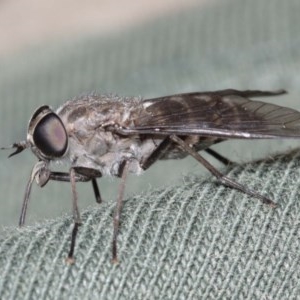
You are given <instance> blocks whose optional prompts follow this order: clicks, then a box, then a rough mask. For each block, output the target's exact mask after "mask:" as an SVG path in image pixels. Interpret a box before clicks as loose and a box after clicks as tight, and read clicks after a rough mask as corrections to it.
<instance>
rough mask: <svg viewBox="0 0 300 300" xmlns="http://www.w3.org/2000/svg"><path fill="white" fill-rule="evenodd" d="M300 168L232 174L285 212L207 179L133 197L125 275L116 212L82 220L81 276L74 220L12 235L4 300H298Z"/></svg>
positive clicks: (298, 160)
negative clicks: (114, 254) (70, 255)
mask: <svg viewBox="0 0 300 300" xmlns="http://www.w3.org/2000/svg"><path fill="white" fill-rule="evenodd" d="M299 168H300V152H292V153H290V154H287V155H283V156H281V157H276V158H274V159H271V160H269V161H260V162H257V163H253V164H246V165H242V166H237V167H235V168H233V169H232V170H231V171H230V172H229V174H228V175H229V176H230V177H231V178H236V179H238V180H239V181H240V182H242V183H244V184H248V185H251V186H252V187H254V188H255V189H257V190H259V191H260V192H261V193H263V194H265V195H272V196H273V199H274V200H275V201H276V202H277V203H278V208H276V209H272V208H270V207H268V206H263V205H262V204H261V203H260V202H259V201H258V200H256V199H252V198H250V197H247V196H245V195H243V194H241V193H239V192H236V191H233V190H231V189H228V188H224V187H222V186H220V185H218V184H217V183H214V182H212V180H211V179H207V180H201V179H199V178H186V179H185V180H184V181H182V182H180V184H178V185H177V186H176V187H174V186H172V187H168V188H165V189H162V190H154V191H151V192H147V193H145V194H142V195H138V196H135V197H130V198H129V199H127V201H125V204H124V210H123V214H122V229H121V233H120V236H119V254H120V264H119V265H118V266H115V265H113V264H112V263H111V238H112V213H113V209H114V204H111V203H104V204H103V205H101V206H100V207H99V208H94V209H89V210H87V211H85V212H84V213H83V214H82V217H83V226H82V227H81V228H80V232H79V237H78V243H77V247H76V258H77V260H76V263H75V265H73V266H68V265H65V264H64V259H65V257H66V255H67V252H68V248H69V243H70V233H71V227H72V219H71V218H70V217H65V218H62V219H58V220H55V221H49V222H44V223H43V224H40V225H37V226H32V227H29V228H26V229H23V230H20V231H17V230H15V231H11V232H10V233H9V234H8V236H7V238H5V239H2V240H1V243H0V266H1V270H2V272H1V275H0V283H1V284H0V295H1V299H126V298H128V299H129V298H130V299H296V298H297V299H299V295H300V285H299V278H300V268H299V263H300V254H299V238H300V236H299V229H300V218H299V215H300V202H299V185H300V176H299Z"/></svg>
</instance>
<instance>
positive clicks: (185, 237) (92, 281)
mask: <svg viewBox="0 0 300 300" xmlns="http://www.w3.org/2000/svg"><path fill="white" fill-rule="evenodd" d="M299 13H300V2H299V1H298V0H289V1H282V0H252V1H246V0H243V1H240V0H225V1H218V2H217V1H216V2H214V3H209V4H207V5H206V6H204V7H203V6H202V7H200V6H199V8H198V7H194V8H193V9H189V10H185V11H182V12H180V13H177V14H176V15H169V16H164V17H162V18H160V19H157V20H154V21H152V22H148V23H146V24H142V25H140V26H138V27H137V28H131V29H126V30H123V32H122V33H118V34H117V33H115V34H113V35H110V36H98V35H91V36H84V37H78V38H77V39H74V38H73V39H72V40H69V41H52V42H51V41H49V43H47V44H46V45H43V46H40V47H36V48H33V49H29V50H26V53H19V54H16V55H14V56H11V57H6V58H3V59H2V60H0V70H1V71H0V101H1V109H0V131H1V134H0V137H1V143H0V144H1V146H5V145H8V144H11V143H12V142H16V141H19V140H23V139H25V137H26V126H27V123H28V119H29V118H30V115H31V114H32V113H33V111H34V110H35V109H36V108H37V107H38V106H40V105H42V104H49V105H51V106H52V107H54V108H56V107H58V106H59V105H60V104H62V103H63V102H64V101H66V100H68V99H70V98H72V97H74V96H76V95H78V94H82V93H87V92H105V93H109V92H112V93H117V94H120V95H124V96H139V95H141V96H144V97H155V96H161V95H168V94H172V93H179V92H188V91H200V90H202V91H203V90H216V89H224V88H237V89H264V90H268V89H279V88H285V89H287V90H288V91H289V95H288V96H285V97H283V96H282V97H277V98H275V99H273V98H272V99H271V98H270V99H264V100H265V101H271V102H273V103H278V104H281V105H284V106H289V107H293V108H296V109H300V101H299V95H300V88H299V87H300V72H299V70H300V51H299V49H300V35H299V32H300V30H299V29H300V19H299ZM298 146H299V142H297V141H296V142H294V143H289V144H288V143H286V142H285V141H284V142H283V141H273V142H271V141H265V142H258V141H251V142H239V141H238V142H237V141H235V142H232V143H231V142H224V143H221V144H220V145H217V146H216V149H217V150H218V151H219V152H221V153H222V154H224V155H225V156H227V157H228V158H230V159H231V160H233V161H235V162H244V163H242V164H240V165H234V166H233V167H227V168H226V167H224V166H220V165H219V164H217V163H216V161H215V160H211V161H212V163H214V164H215V165H217V166H219V168H220V170H222V172H224V173H226V174H227V173H228V176H229V177H231V178H235V179H236V180H238V181H239V182H240V183H242V184H245V185H247V186H249V187H252V188H254V189H256V190H258V191H259V192H261V193H262V194H264V195H269V196H270V197H272V199H274V200H275V201H276V202H277V203H278V204H279V205H278V207H277V208H276V209H272V208H270V207H267V206H264V205H262V204H261V203H260V202H259V201H258V200H256V199H253V198H251V197H248V196H245V195H244V194H242V193H240V192H237V191H233V190H231V189H229V188H225V187H223V186H221V185H219V184H218V183H216V182H215V181H214V180H213V179H212V178H211V177H210V176H208V175H207V173H204V174H201V173H199V172H198V170H201V166H200V165H199V164H198V163H197V162H196V161H194V160H192V159H187V160H186V159H185V160H183V161H168V162H159V163H157V164H156V165H155V166H153V167H152V168H151V169H150V170H149V171H147V172H146V174H145V175H143V176H140V177H134V176H132V177H130V178H129V182H128V186H127V195H126V201H125V202H124V210H123V213H122V216H121V232H120V236H119V243H118V244H119V254H120V260H121V261H120V264H119V265H118V266H114V265H112V264H111V262H110V259H111V238H112V213H113V209H114V206H115V198H116V194H117V186H118V184H119V181H118V180H115V181H113V180H112V179H103V180H102V179H101V182H99V183H100V188H101V192H102V194H103V197H104V199H105V201H104V203H103V204H101V205H100V206H97V205H96V204H94V197H93V193H92V189H91V186H90V184H89V183H88V184H79V185H78V186H77V189H78V192H79V203H80V207H81V209H82V211H83V213H82V219H83V224H82V226H81V227H80V229H79V233H78V241H77V245H76V252H75V255H76V264H75V265H73V266H68V265H65V263H64V259H65V257H66V255H67V252H68V248H69V243H70V235H71V229H72V218H71V213H70V212H71V191H70V186H69V185H68V184H66V183H53V182H49V183H48V184H47V186H46V187H44V188H43V189H39V188H34V189H33V191H32V197H31V202H30V207H29V210H28V215H27V224H30V226H28V227H25V228H24V229H22V230H19V229H17V228H16V227H10V228H9V229H5V228H4V229H3V228H2V231H1V237H0V270H1V272H0V299H300V294H299V293H300V291H299V290H300V285H299V279H300V276H299V275H300V274H299V272H300V271H299V269H300V262H299V259H300V255H299V245H300V243H299V241H300V234H299V224H300V223H299V213H300V212H299V205H300V204H299V203H300V202H299V192H298V188H299V182H298V180H299V179H298V178H299V163H300V154H299V152H297V151H288V152H285V155H283V156H274V155H271V154H270V153H275V152H279V151H283V150H284V149H285V150H286V149H287V148H290V147H298ZM8 153H9V152H4V151H2V152H1V154H0V155H1V157H0V160H1V164H0V191H1V193H2V197H1V200H0V201H1V202H0V205H1V209H0V220H1V225H2V227H3V226H8V225H9V226H11V225H14V224H17V219H18V214H19V211H20V206H21V201H22V197H23V192H24V187H25V184H26V182H27V180H28V176H29V173H30V169H31V167H32V165H33V163H34V162H35V161H36V159H35V158H34V156H33V154H32V153H30V151H26V153H22V154H19V155H18V156H16V157H14V158H11V159H10V160H7V159H6V156H7V155H8ZM255 158H264V160H260V161H258V162H254V163H245V162H246V161H251V160H253V159H255ZM66 168H68V166H61V169H64V170H66ZM147 174H148V175H147ZM88 205H90V207H89V208H87V206H88ZM62 215H63V216H62Z"/></svg>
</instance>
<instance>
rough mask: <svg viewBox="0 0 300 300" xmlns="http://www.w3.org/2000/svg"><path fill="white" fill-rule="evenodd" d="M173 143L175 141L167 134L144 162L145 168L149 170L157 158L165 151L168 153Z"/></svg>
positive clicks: (143, 166)
mask: <svg viewBox="0 0 300 300" xmlns="http://www.w3.org/2000/svg"><path fill="white" fill-rule="evenodd" d="M172 143H173V142H172V141H171V139H170V138H169V137H168V136H167V137H166V138H165V139H164V140H163V141H162V142H161V143H160V144H159V146H158V147H157V148H155V150H154V151H153V152H152V153H151V154H150V155H149V156H148V157H147V159H146V160H145V161H144V162H143V163H142V168H143V170H147V169H148V168H149V167H151V166H152V165H153V164H154V163H155V162H156V161H157V160H159V159H160V158H161V157H162V156H163V155H164V154H165V153H167V152H168V150H169V148H170V146H171V144H172Z"/></svg>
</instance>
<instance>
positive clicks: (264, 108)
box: [124, 90, 300, 138]
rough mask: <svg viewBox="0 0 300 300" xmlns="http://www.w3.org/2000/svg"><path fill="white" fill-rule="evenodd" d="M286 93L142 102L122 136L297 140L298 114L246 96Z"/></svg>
mask: <svg viewBox="0 0 300 300" xmlns="http://www.w3.org/2000/svg"><path fill="white" fill-rule="evenodd" d="M283 93H285V91H283V90H280V91H274V92H264V91H237V90H223V91H217V92H206V93H188V94H179V95H173V96H168V97H162V98H156V99H149V100H144V101H143V102H142V105H143V107H144V109H143V110H142V112H140V114H139V115H138V116H136V118H135V120H134V126H131V127H127V128H126V129H124V133H140V134H143V133H145V134H147V133H148V134H149V133H151V134H153V133H157V134H162V135H170V134H177V135H192V134H196V135H202V136H214V137H221V138H278V137H283V138H298V137H300V112H298V111H296V110H294V109H290V108H286V107H282V106H278V105H274V104H269V103H265V102H261V101H253V100H250V99H249V97H256V96H274V95H280V94H283Z"/></svg>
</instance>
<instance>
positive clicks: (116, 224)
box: [112, 160, 129, 264]
mask: <svg viewBox="0 0 300 300" xmlns="http://www.w3.org/2000/svg"><path fill="white" fill-rule="evenodd" d="M128 169H129V161H128V160H127V161H125V162H124V164H123V165H122V166H121V170H120V177H121V183H120V185H119V191H118V198H117V206H116V208H115V213H114V218H113V223H114V232H113V239H112V262H113V263H114V264H118V262H119V260H118V248H117V239H118V233H119V227H120V215H121V212H122V207H123V199H124V191H125V183H126V179H127V175H128Z"/></svg>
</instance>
